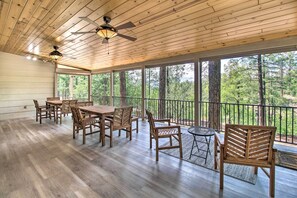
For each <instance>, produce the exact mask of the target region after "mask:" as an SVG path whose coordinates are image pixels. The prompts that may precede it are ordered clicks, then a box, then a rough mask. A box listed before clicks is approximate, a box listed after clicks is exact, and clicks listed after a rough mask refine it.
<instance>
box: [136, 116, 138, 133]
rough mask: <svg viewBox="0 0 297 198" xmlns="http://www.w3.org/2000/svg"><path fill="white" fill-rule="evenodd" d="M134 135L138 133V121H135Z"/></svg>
mask: <svg viewBox="0 0 297 198" xmlns="http://www.w3.org/2000/svg"><path fill="white" fill-rule="evenodd" d="M136 133H138V119H137V120H136Z"/></svg>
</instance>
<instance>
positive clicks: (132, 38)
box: [117, 33, 137, 41]
mask: <svg viewBox="0 0 297 198" xmlns="http://www.w3.org/2000/svg"><path fill="white" fill-rule="evenodd" d="M117 36H119V37H122V38H125V39H127V40H129V41H136V40H137V38H135V37H131V36H127V35H124V34H119V33H118V34H117Z"/></svg>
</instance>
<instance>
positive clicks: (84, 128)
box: [83, 126, 86, 144]
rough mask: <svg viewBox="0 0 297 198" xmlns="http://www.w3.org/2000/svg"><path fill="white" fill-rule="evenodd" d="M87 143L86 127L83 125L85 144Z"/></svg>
mask: <svg viewBox="0 0 297 198" xmlns="http://www.w3.org/2000/svg"><path fill="white" fill-rule="evenodd" d="M85 143H86V127H85V126H83V144H85Z"/></svg>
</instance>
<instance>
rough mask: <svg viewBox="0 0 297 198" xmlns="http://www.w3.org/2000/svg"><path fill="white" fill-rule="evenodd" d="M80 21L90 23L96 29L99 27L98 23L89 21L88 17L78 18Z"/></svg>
mask: <svg viewBox="0 0 297 198" xmlns="http://www.w3.org/2000/svg"><path fill="white" fill-rule="evenodd" d="M79 18H80V19H82V20H84V21H86V22H88V23H90V24H93V25H95V26H96V27H100V25H99V24H98V23H96V22H95V21H92V20H91V19H89V18H88V17H79Z"/></svg>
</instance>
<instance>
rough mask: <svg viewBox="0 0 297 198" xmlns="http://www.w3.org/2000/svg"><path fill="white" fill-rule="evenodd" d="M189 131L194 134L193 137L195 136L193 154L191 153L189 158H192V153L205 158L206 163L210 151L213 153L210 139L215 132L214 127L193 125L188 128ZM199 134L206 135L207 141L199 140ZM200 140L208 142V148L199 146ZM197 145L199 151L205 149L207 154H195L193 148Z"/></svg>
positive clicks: (204, 142)
mask: <svg viewBox="0 0 297 198" xmlns="http://www.w3.org/2000/svg"><path fill="white" fill-rule="evenodd" d="M188 132H189V133H190V134H192V135H193V138H194V139H193V143H192V149H191V154H190V158H189V159H191V157H192V155H194V156H196V157H200V158H203V159H205V162H204V163H205V164H206V161H207V156H208V153H209V154H210V155H211V153H210V150H209V144H210V141H211V137H212V136H213V135H214V134H215V130H214V129H212V128H207V127H200V126H192V127H190V128H189V129H188ZM197 136H200V137H204V138H205V141H201V140H198V139H197ZM198 142H199V143H203V144H206V147H207V149H206V150H204V149H201V148H199V146H198ZM195 146H196V148H197V150H198V153H199V152H200V151H204V152H206V155H205V156H203V155H196V154H193V149H194V147H195Z"/></svg>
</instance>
